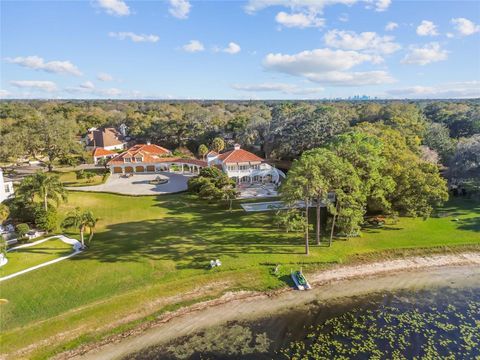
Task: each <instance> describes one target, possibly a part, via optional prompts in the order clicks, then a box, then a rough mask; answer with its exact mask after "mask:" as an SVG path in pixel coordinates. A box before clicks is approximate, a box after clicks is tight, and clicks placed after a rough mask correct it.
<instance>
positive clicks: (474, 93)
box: [387, 81, 480, 99]
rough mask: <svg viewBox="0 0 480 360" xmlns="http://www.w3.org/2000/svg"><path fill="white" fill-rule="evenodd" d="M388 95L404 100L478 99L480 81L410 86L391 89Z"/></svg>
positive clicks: (479, 95)
mask: <svg viewBox="0 0 480 360" xmlns="http://www.w3.org/2000/svg"><path fill="white" fill-rule="evenodd" d="M387 94H389V95H393V96H395V97H403V98H437V99H447V98H478V97H480V81H464V82H453V83H444V84H438V85H435V86H420V85H416V86H410V87H405V88H399V89H391V90H388V91H387Z"/></svg>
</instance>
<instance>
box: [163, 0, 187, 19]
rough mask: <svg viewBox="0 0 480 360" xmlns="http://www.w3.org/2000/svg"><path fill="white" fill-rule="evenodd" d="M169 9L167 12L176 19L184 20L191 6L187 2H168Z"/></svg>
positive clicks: (175, 0)
mask: <svg viewBox="0 0 480 360" xmlns="http://www.w3.org/2000/svg"><path fill="white" fill-rule="evenodd" d="M169 2H170V8H169V10H168V11H169V12H170V14H172V15H173V16H175V17H176V18H177V19H186V18H188V13H189V12H190V8H191V7H192V5H191V4H190V2H189V1H188V0H169Z"/></svg>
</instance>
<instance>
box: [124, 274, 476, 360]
mask: <svg viewBox="0 0 480 360" xmlns="http://www.w3.org/2000/svg"><path fill="white" fill-rule="evenodd" d="M438 271H440V273H436V274H435V273H432V277H434V276H437V277H439V276H440V277H441V272H442V271H443V272H446V271H449V270H448V269H442V270H438ZM451 271H452V272H454V273H455V272H456V273H455V275H452V274H451V273H450V275H449V276H445V281H444V282H443V283H442V282H440V283H439V282H438V281H437V282H436V283H435V285H431V286H413V285H412V286H409V287H407V288H403V289H402V290H382V291H377V292H372V293H369V294H363V295H360V296H353V297H348V296H347V297H342V298H336V299H328V300H313V301H310V302H308V303H306V304H301V305H298V306H295V307H293V308H291V307H290V308H289V309H288V310H285V311H281V312H278V313H275V314H269V315H268V316H263V317H259V318H257V319H254V320H251V319H249V320H248V321H247V320H245V321H242V320H241V319H239V320H235V321H229V322H228V323H226V324H223V325H221V326H215V327H211V328H207V329H205V330H202V331H199V332H196V333H194V334H191V335H189V336H184V337H181V338H177V339H174V340H173V341H170V342H168V343H164V344H160V345H155V346H150V347H148V348H146V349H143V350H141V351H139V352H136V353H134V354H132V355H129V356H127V357H125V359H145V360H147V359H202V360H206V359H227V360H228V359H255V360H256V359H332V358H344V359H375V358H376V359H412V358H429V359H476V358H477V359H478V358H480V276H479V275H480V274H479V272H478V269H477V270H475V271H473V272H472V273H469V272H468V271H461V269H460V270H459V269H456V270H451ZM406 276H407V277H408V276H415V275H414V274H406V275H405V274H404V275H401V276H400V278H399V279H400V280H399V281H401V278H402V277H406ZM423 278H425V275H423ZM423 278H421V279H423ZM409 281H410V282H411V284H415V283H416V282H415V279H409ZM340 285H341V284H340Z"/></svg>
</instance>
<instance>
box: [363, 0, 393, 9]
mask: <svg viewBox="0 0 480 360" xmlns="http://www.w3.org/2000/svg"><path fill="white" fill-rule="evenodd" d="M366 2H367V3H373V6H374V9H375V11H377V12H382V11H386V10H387V9H388V8H389V7H390V4H391V3H392V0H375V1H371V0H366Z"/></svg>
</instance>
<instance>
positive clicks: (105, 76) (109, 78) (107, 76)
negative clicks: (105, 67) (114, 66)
mask: <svg viewBox="0 0 480 360" xmlns="http://www.w3.org/2000/svg"><path fill="white" fill-rule="evenodd" d="M97 79H98V80H100V81H113V76H112V75H110V74H107V73H98V75H97Z"/></svg>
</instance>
